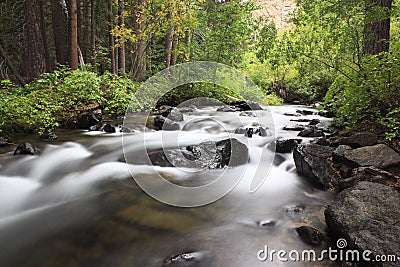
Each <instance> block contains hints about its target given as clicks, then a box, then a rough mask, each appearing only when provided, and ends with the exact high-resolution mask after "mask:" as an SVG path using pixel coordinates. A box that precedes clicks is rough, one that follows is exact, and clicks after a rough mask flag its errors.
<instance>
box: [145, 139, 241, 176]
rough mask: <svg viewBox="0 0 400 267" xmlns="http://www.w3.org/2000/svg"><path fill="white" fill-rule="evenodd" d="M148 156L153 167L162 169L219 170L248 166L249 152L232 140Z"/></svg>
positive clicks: (150, 153) (159, 152)
mask: <svg viewBox="0 0 400 267" xmlns="http://www.w3.org/2000/svg"><path fill="white" fill-rule="evenodd" d="M148 156H149V158H150V161H151V163H152V164H153V165H157V166H161V167H185V168H209V169H219V168H224V167H225V166H229V167H235V166H240V165H243V164H246V163H247V162H248V159H249V152H248V148H247V146H246V145H245V144H243V143H242V142H240V141H238V140H237V139H234V138H231V139H225V140H221V141H217V142H214V141H207V142H202V143H200V144H198V145H192V146H188V147H186V149H175V150H166V151H152V152H149V153H148Z"/></svg>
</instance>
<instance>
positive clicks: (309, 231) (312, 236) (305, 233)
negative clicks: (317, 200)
mask: <svg viewBox="0 0 400 267" xmlns="http://www.w3.org/2000/svg"><path fill="white" fill-rule="evenodd" d="M296 232H297V234H298V235H299V237H300V239H301V241H303V242H304V243H306V244H308V245H311V246H314V247H316V246H319V245H321V244H322V243H323V242H324V241H325V236H324V234H323V233H321V232H320V231H319V230H317V229H315V228H313V227H311V226H300V227H298V228H296Z"/></svg>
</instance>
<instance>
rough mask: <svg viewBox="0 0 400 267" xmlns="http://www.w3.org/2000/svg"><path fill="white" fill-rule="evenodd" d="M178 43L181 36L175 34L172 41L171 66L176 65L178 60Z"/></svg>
mask: <svg viewBox="0 0 400 267" xmlns="http://www.w3.org/2000/svg"><path fill="white" fill-rule="evenodd" d="M178 44H179V38H178V35H177V34H175V36H174V41H173V42H172V57H171V66H173V65H176V61H177V59H178Z"/></svg>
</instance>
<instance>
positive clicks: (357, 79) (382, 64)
mask: <svg viewBox="0 0 400 267" xmlns="http://www.w3.org/2000/svg"><path fill="white" fill-rule="evenodd" d="M399 52H400V51H393V52H389V53H381V54H379V55H375V56H372V55H371V56H365V57H364V61H363V65H362V66H363V69H362V70H361V71H359V72H354V73H351V75H352V76H351V79H349V78H347V77H344V76H339V77H338V78H337V79H336V80H335V82H334V83H333V84H332V86H331V87H330V88H329V91H328V93H327V95H326V97H325V105H328V104H330V105H331V109H332V110H333V111H335V113H336V116H337V118H338V119H339V120H340V121H342V122H343V123H344V125H345V126H348V127H353V126H355V125H356V124H357V123H359V122H378V123H380V124H381V125H382V126H383V127H385V128H386V130H387V137H388V138H389V139H390V138H393V137H394V136H396V135H398V133H399V123H400V122H399V110H398V107H399V106H400V87H399V84H400V64H399V63H400V62H399V61H400V59H399V58H400V54H399Z"/></svg>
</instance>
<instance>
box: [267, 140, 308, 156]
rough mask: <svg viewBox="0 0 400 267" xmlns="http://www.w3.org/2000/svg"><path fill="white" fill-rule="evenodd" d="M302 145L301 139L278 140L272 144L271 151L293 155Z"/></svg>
mask: <svg viewBox="0 0 400 267" xmlns="http://www.w3.org/2000/svg"><path fill="white" fill-rule="evenodd" d="M300 143H301V139H292V138H278V139H276V140H275V142H274V143H272V146H271V150H273V151H275V152H277V153H291V152H292V151H293V149H294V148H295V147H296V146H297V145H298V144H300Z"/></svg>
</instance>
